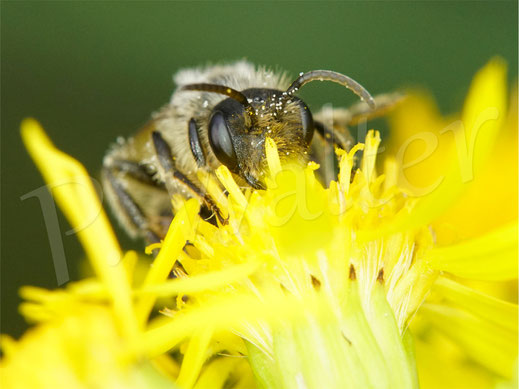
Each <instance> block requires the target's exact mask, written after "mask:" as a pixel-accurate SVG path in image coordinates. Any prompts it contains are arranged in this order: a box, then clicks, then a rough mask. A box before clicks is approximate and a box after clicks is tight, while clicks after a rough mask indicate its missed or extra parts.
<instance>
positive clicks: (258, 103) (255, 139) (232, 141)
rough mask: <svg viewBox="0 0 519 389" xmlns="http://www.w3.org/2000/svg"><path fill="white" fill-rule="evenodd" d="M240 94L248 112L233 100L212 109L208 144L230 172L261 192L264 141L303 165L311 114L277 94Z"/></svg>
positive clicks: (300, 104) (255, 90)
mask: <svg viewBox="0 0 519 389" xmlns="http://www.w3.org/2000/svg"><path fill="white" fill-rule="evenodd" d="M242 93H243V95H244V96H246V97H247V99H248V101H249V104H250V107H249V111H247V110H246V108H245V107H244V105H242V104H240V103H239V102H238V101H236V100H235V99H232V98H228V99H225V100H223V101H222V102H220V103H219V104H218V105H216V106H215V107H214V108H213V110H212V112H211V118H210V121H209V129H208V130H209V131H208V133H209V144H210V145H211V148H212V150H213V152H214V154H215V155H216V157H217V158H218V160H219V161H220V162H221V163H222V164H224V165H225V166H227V167H228V168H229V170H231V171H232V172H233V173H235V174H238V175H239V176H241V177H242V178H243V179H244V180H245V181H246V182H247V183H248V184H249V185H251V186H252V187H254V188H262V187H263V186H264V185H263V183H264V179H263V176H264V173H265V169H266V167H267V166H266V158H265V140H266V138H267V137H269V138H271V139H273V140H274V142H275V143H276V146H277V148H278V152H279V155H280V158H282V159H284V160H295V161H296V162H303V161H306V159H307V152H308V147H309V144H310V142H311V140H312V136H313V133H314V125H313V120H312V114H311V113H310V110H309V109H308V107H307V106H306V104H305V103H304V102H303V101H302V100H301V99H299V98H297V97H295V96H291V97H290V98H289V99H287V98H286V96H283V92H282V91H279V90H273V89H258V88H251V89H246V90H244V91H242ZM251 108H252V109H253V112H250V109H251Z"/></svg>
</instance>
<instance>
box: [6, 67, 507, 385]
mask: <svg viewBox="0 0 519 389" xmlns="http://www.w3.org/2000/svg"><path fill="white" fill-rule="evenodd" d="M515 108H516V106H515ZM505 112H506V88H505V69H504V66H503V64H501V63H500V62H499V61H492V62H491V63H490V64H489V65H487V66H486V67H485V68H484V69H483V70H482V71H480V72H479V73H478V75H476V77H475V79H474V82H473V85H472V87H471V90H470V92H469V96H468V98H467V101H466V104H465V107H464V110H463V113H462V114H461V117H460V119H459V120H458V121H455V122H453V123H454V124H452V125H448V126H447V127H445V126H446V125H447V124H448V122H446V121H444V120H443V119H439V118H438V117H437V115H436V114H431V112H430V110H428V105H427V104H426V103H424V102H423V99H421V98H419V97H416V98H411V99H409V100H408V102H406V103H404V104H403V105H402V107H401V108H400V109H399V110H398V111H397V113H396V114H395V115H394V117H393V126H394V127H395V128H394V129H393V132H394V133H395V134H397V138H396V139H395V140H393V144H396V145H398V142H399V138H398V137H399V136H401V135H400V134H407V136H408V137H411V139H412V140H414V139H415V138H416V139H417V140H421V141H425V146H431V143H430V142H432V145H433V146H434V144H435V142H436V144H438V143H439V141H438V139H441V138H440V137H441V136H442V134H446V136H450V137H451V138H450V139H447V140H445V141H443V140H442V142H443V143H442V144H441V145H440V147H439V148H438V149H436V147H434V149H435V150H439V153H438V154H435V155H431V158H430V159H429V158H427V159H426V158H422V156H423V155H424V153H423V151H422V152H420V149H419V148H418V149H416V148H415V149H413V148H411V143H410V142H409V141H408V140H405V139H404V140H403V141H402V142H403V143H406V142H407V143H406V144H405V147H404V151H403V152H400V151H397V152H396V153H394V154H393V156H385V157H384V158H383V160H381V159H382V158H381V157H380V155H377V153H378V151H379V144H380V137H379V135H378V133H377V132H375V131H370V132H369V133H368V135H367V137H366V140H365V143H364V144H358V145H356V146H355V147H354V148H353V149H352V150H350V151H349V152H344V151H342V150H338V151H337V153H338V156H339V158H340V163H339V167H340V172H339V175H338V179H337V181H334V182H332V183H331V184H330V186H329V188H323V187H322V185H321V184H320V183H319V181H318V180H317V179H316V177H315V175H314V172H315V170H316V169H317V168H318V166H317V165H316V164H315V163H310V164H309V165H308V166H307V167H300V166H291V165H289V164H287V165H283V166H282V165H281V163H280V160H279V157H278V154H277V149H276V145H275V143H274V142H272V141H268V142H267V144H266V155H267V160H268V167H269V170H270V178H269V180H268V182H267V186H268V189H267V190H265V191H252V190H245V191H242V190H241V189H239V188H238V186H237V185H236V183H235V182H234V180H233V178H232V175H231V174H230V172H229V171H228V170H227V169H226V168H224V167H220V168H219V169H218V170H217V172H216V173H217V177H218V181H219V182H216V180H215V179H214V178H212V177H210V176H206V177H201V179H204V180H205V182H208V185H207V188H208V190H209V192H210V194H211V196H212V197H213V198H214V199H215V201H216V202H217V204H218V206H219V208H220V209H221V210H223V211H224V212H225V213H226V215H225V216H227V217H228V220H229V222H228V224H227V225H224V226H219V227H218V228H217V227H215V226H213V225H212V224H209V223H207V222H205V221H204V220H202V219H201V218H200V217H199V216H198V211H199V204H198V203H197V202H196V201H195V200H189V201H184V200H182V199H179V198H173V199H172V201H173V206H174V208H175V209H176V210H177V212H176V215H175V218H174V220H173V222H172V224H171V226H170V228H169V231H168V234H167V235H166V238H165V240H164V241H163V242H162V243H161V244H159V245H156V246H154V248H157V247H160V251H159V253H158V255H157V256H156V258H155V259H154V260H153V266H151V267H149V270H148V271H147V272H146V275H145V276H144V280H143V281H141V282H139V281H138V280H137V279H136V277H135V268H136V263H137V262H138V261H139V259H138V258H137V255H136V254H135V253H133V252H128V253H126V254H123V253H122V252H121V250H120V248H119V246H118V244H117V242H116V240H115V238H114V234H113V231H112V230H111V228H110V226H109V224H108V222H107V219H106V216H105V214H104V213H103V212H102V211H100V209H101V208H100V204H99V200H98V199H97V197H96V194H95V191H94V190H93V189H92V187H91V184H90V183H89V181H88V176H87V174H86V172H85V171H84V169H83V168H82V167H81V165H80V164H79V163H78V162H76V161H75V160H73V159H72V158H71V157H69V156H67V155H65V154H63V153H61V152H60V151H58V150H57V149H56V148H55V147H54V146H53V145H52V144H51V143H50V141H49V140H48V139H47V138H46V136H45V135H44V133H43V130H42V129H41V128H40V127H39V125H38V123H36V122H35V121H33V120H27V121H25V122H24V123H23V125H22V135H23V137H24V141H25V143H26V145H27V148H28V149H29V152H30V153H31V155H32V156H33V158H34V159H35V161H36V163H37V164H38V166H39V167H40V169H41V170H42V173H43V175H44V177H45V179H46V180H47V182H49V183H56V182H63V183H65V182H66V181H67V180H68V181H69V182H71V181H73V182H81V183H82V185H74V186H70V185H59V186H55V185H53V188H55V189H54V196H55V198H56V200H57V202H58V204H59V205H60V206H61V208H62V209H63V211H64V212H65V214H66V216H67V217H68V218H69V220H70V222H71V224H72V225H73V227H77V226H83V228H82V229H81V230H80V233H79V234H80V239H81V241H82V243H83V245H84V247H85V250H86V251H87V254H88V257H89V260H90V261H91V263H92V265H93V268H94V270H95V271H96V277H95V278H92V279H86V280H83V281H80V282H77V283H73V284H70V285H68V286H67V288H65V289H61V290H56V291H45V290H41V289H37V288H31V287H26V288H24V289H23V290H22V293H23V294H24V296H25V297H26V299H27V300H29V302H27V303H25V304H24V305H22V307H21V311H22V312H23V313H24V314H25V315H26V316H27V317H28V318H30V319H32V320H36V321H39V322H40V323H39V324H38V325H37V327H36V329H35V330H34V333H33V334H32V335H31V334H27V335H25V336H24V337H23V338H22V340H21V341H19V342H14V341H12V340H9V339H8V338H5V340H4V351H5V354H6V357H5V358H4V360H3V361H2V374H3V375H5V376H7V377H9V376H10V377H16V376H17V375H23V374H26V373H24V371H25V370H24V367H25V368H26V367H27V363H29V362H28V361H30V360H31V358H33V357H34V356H35V355H37V354H38V353H39V350H41V349H42V348H45V349H50V350H52V352H50V351H49V354H50V355H52V356H53V358H50V357H49V361H55V362H54V363H52V364H50V365H46V367H45V370H44V371H42V370H40V369H39V368H40V366H38V365H36V366H34V364H31V368H33V369H35V372H36V373H37V374H34V380H35V381H34V382H35V384H34V386H36V383H38V382H44V383H46V384H48V385H49V386H50V385H52V386H53V387H58V386H63V383H65V382H69V381H65V380H60V377H61V375H64V376H65V377H73V379H74V381H73V382H77V383H78V386H81V385H83V386H87V385H89V383H90V382H92V381H89V380H91V379H93V377H95V383H96V384H97V385H99V386H113V385H119V386H129V385H126V383H127V382H130V384H133V385H136V383H137V382H139V383H141V386H144V385H147V386H149V387H155V386H159V387H160V386H161V385H164V382H166V380H171V381H172V382H175V384H176V385H177V386H178V387H181V388H191V387H194V388H207V387H211V388H220V387H224V386H225V387H236V388H240V387H241V388H246V387H254V386H258V387H268V388H271V387H272V388H293V387H307V388H416V387H418V386H419V385H421V386H422V387H430V388H434V387H469V386H470V387H477V386H479V387H490V386H492V385H494V384H498V383H499V384H504V383H506V382H511V381H510V380H512V379H513V376H514V371H515V363H516V359H517V305H516V304H513V303H510V302H506V301H503V300H500V299H497V298H495V297H491V296H490V295H489V294H486V293H483V292H481V290H482V287H481V285H478V288H479V289H480V291H477V290H476V289H473V288H472V287H471V286H469V285H470V284H469V282H468V281H467V280H468V279H479V280H487V281H488V280H490V281H494V283H495V284H498V283H499V282H501V281H504V280H516V279H517V260H516V259H517V258H516V257H517V215H516V213H514V214H513V215H510V214H509V213H508V212H509V211H510V210H515V211H514V212H516V210H517V203H516V201H517V198H515V199H510V198H509V197H507V200H504V198H503V202H502V203H501V205H495V204H494V203H493V202H492V201H491V200H490V199H488V198H487V197H486V196H487V193H490V192H492V191H493V186H494V185H495V186H496V187H499V188H504V189H506V190H508V189H510V190H511V189H512V188H508V183H509V182H514V181H513V180H517V177H515V178H514V177H509V176H508V175H507V172H503V171H502V170H503V169H504V168H503V167H502V166H495V165H493V164H492V160H493V159H494V155H495V153H496V152H497V154H498V159H500V160H501V161H515V164H514V165H517V154H516V151H515V154H514V151H513V150H512V153H511V154H510V155H508V154H507V153H508V152H509V150H510V143H505V144H503V143H502V142H501V141H499V140H498V141H497V142H496V139H502V138H504V137H505V139H508V140H509V139H510V138H506V137H512V138H513V135H509V133H510V132H514V131H515V133H516V130H517V122H514V121H513V120H511V119H509V120H505ZM516 116H517V112H516V111H514V112H512V114H511V115H510V118H513V117H516ZM514 126H515V128H514ZM441 128H444V129H445V128H447V130H446V131H443V133H442V132H441ZM399 131H400V132H399ZM435 131H440V132H437V133H435ZM416 134H418V135H416ZM402 136H403V135H402ZM413 136H415V138H412V137H413ZM435 136H436V138H434V137H435ZM400 139H402V138H400ZM408 139H409V138H408ZM515 139H516V138H515ZM494 145H496V146H494ZM400 146H401V145H400ZM397 147H399V146H397ZM413 147H415V146H413ZM422 147H423V146H422ZM398 150H401V148H399V149H398ZM360 151H362V159H361V163H360V169H358V170H357V171H353V170H352V169H353V166H354V160H355V158H357V157H358V155H359V154H360ZM426 151H427V149H426ZM433 151H434V150H433ZM429 154H431V153H429ZM422 162H423V163H424V164H425V165H422V167H421V168H419V166H420V163H422ZM377 164H379V165H382V166H383V167H382V169H381V170H380V169H377ZM490 167H492V168H493V170H492V172H496V173H495V174H489V171H488V169H490ZM485 169H487V170H485ZM379 171H380V172H381V173H379ZM497 171H499V172H497ZM512 173H513V174H515V175H516V174H517V173H516V171H513V172H512ZM496 176H497V177H500V180H504V182H499V183H496V182H494V180H495V177H496ZM482 177H484V178H485V181H483V178H482ZM506 180H511V181H506ZM515 182H517V181H515ZM222 186H223V188H225V190H226V191H227V193H228V196H226V195H224V192H223V189H222ZM482 186H484V187H485V188H490V189H488V191H485V192H483V193H478V192H477V191H475V189H474V187H479V188H481V187H482ZM514 190H517V188H515V189H514ZM465 194H466V195H467V196H468V198H469V199H470V203H469V204H470V206H471V207H473V208H476V209H474V210H473V211H474V212H478V213H479V214H481V215H483V214H484V211H485V209H492V210H494V212H495V213H500V212H502V213H503V215H497V217H496V218H495V219H492V218H490V217H489V216H488V215H484V217H483V216H482V217H479V216H478V217H475V218H473V219H472V220H473V221H472V222H471V219H470V217H471V216H470V215H471V214H470V213H469V212H468V211H467V209H466V207H465V208H464V204H463V203H460V202H459V201H460V199H462V198H464V195H465ZM495 194H496V196H499V195H500V193H495ZM482 197H483V200H482V202H481V204H483V207H487V205H488V208H481V207H479V208H477V207H478V205H477V204H479V203H478V199H480V200H481V198H482ZM512 203H513V204H512ZM490 204H491V205H490ZM465 205H466V204H465ZM98 214H99V216H98V217H93V215H98ZM490 219H492V222H490V221H488V220H490ZM93 220H94V221H93ZM483 220H485V222H483ZM495 220H497V221H495ZM87 221H89V222H90V223H89V224H86V222H87ZM92 221H93V222H92ZM474 221H477V222H480V223H484V225H483V226H481V227H480V228H478V227H477V226H475V225H474V224H475V222H474ZM492 223H493V224H492ZM85 225H87V227H85ZM186 240H189V241H190V242H192V244H193V245H192V246H190V247H189V250H183V248H184V244H185V242H186ZM177 260H178V261H179V262H180V263H181V265H182V270H178V271H177V278H176V279H175V280H169V279H168V274H169V273H170V271H171V269H172V268H173V265H174V263H175V261H177ZM494 294H495V293H494ZM504 295H505V296H506V295H507V294H506V293H504ZM161 298H166V300H160V299H161ZM168 298H169V299H168ZM159 301H160V302H159ZM156 307H158V308H160V309H161V310H160V314H158V315H157V314H155V311H154V308H156ZM67 328H71V329H72V330H70V331H68V332H67V331H66V329H67ZM47 334H52V336H47ZM58 334H62V336H61V337H60V336H58ZM89 344H91V345H92V346H91V347H90V346H88V345H89ZM415 345H416V354H415ZM85 349H88V350H95V351H94V352H95V354H96V357H99V358H100V360H101V361H106V362H103V366H97V362H96V361H92V360H91V358H90V357H89V355H90V354H92V352H90V354H89V353H88V352H87V353H86V356H85ZM20 350H22V351H20ZM23 350H25V352H24V351H23ZM438 357H440V358H438ZM92 358H95V357H92ZM440 364H441V365H440ZM52 366H55V368H53V367H52ZM438 366H442V367H441V368H440V369H439V368H438ZM91 370H95V371H96V372H97V373H96V374H92V375H89V372H90V371H91ZM439 370H440V371H439ZM92 373H94V371H92ZM132 377H138V378H132ZM132 380H133V381H132ZM14 382H15V384H14V385H13V386H16V381H14ZM70 382H72V381H70ZM41 386H45V385H44V384H42V385H41Z"/></svg>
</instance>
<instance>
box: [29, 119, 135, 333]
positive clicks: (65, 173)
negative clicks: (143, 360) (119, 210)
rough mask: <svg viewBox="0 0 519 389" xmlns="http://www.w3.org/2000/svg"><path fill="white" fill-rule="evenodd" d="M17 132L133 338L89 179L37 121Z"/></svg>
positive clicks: (116, 254)
mask: <svg viewBox="0 0 519 389" xmlns="http://www.w3.org/2000/svg"><path fill="white" fill-rule="evenodd" d="M21 131H22V139H23V141H24V143H25V147H26V148H27V150H28V151H29V154H30V155H31V157H32V158H33V160H34V162H35V163H36V165H37V166H38V168H39V169H40V172H41V174H42V175H43V178H44V179H45V181H46V182H47V183H48V185H49V188H51V189H52V193H53V195H54V198H55V200H56V202H57V203H58V205H59V206H60V208H61V209H62V210H63V213H64V214H65V216H66V217H67V219H68V220H69V222H70V224H71V225H72V227H73V228H74V229H75V230H76V231H77V234H78V237H79V240H80V241H81V243H82V245H83V247H84V249H85V251H86V252H87V254H88V258H89V260H90V261H91V263H92V267H93V268H94V270H95V271H96V273H97V274H98V276H99V277H100V279H101V280H102V281H103V283H104V284H105V286H106V289H107V290H108V292H109V294H110V296H111V298H112V300H113V304H114V309H115V310H116V312H117V314H118V318H119V319H120V324H121V328H122V329H123V331H124V332H125V333H126V334H127V335H129V336H134V335H135V333H136V331H137V322H136V317H135V314H134V311H133V306H132V301H131V293H130V285H129V282H128V277H127V274H126V270H125V267H124V266H123V265H122V263H121V260H122V257H123V256H122V252H121V249H120V248H119V244H118V242H117V240H116V238H115V234H114V232H113V230H112V228H111V226H110V223H109V221H108V218H107V216H106V214H105V212H104V211H103V208H102V206H101V203H100V201H99V198H98V196H97V193H96V191H95V189H94V187H93V185H92V182H91V178H90V176H89V175H88V173H87V172H86V170H85V168H84V167H83V166H82V165H81V164H80V163H79V162H78V161H76V160H75V159H74V158H72V157H70V156H68V155H66V154H64V153H62V152H61V151H59V150H58V149H56V148H55V147H54V145H53V144H52V142H51V141H50V139H49V138H48V137H47V135H46V134H45V133H44V131H43V129H42V128H41V126H40V124H39V123H38V122H37V121H35V120H33V119H25V120H24V121H23V122H22V126H21Z"/></svg>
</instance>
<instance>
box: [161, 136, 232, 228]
mask: <svg viewBox="0 0 519 389" xmlns="http://www.w3.org/2000/svg"><path fill="white" fill-rule="evenodd" d="M152 140H153V146H154V148H155V153H156V155H157V158H158V161H159V164H160V166H161V167H162V169H163V171H164V175H165V182H166V188H167V189H168V191H169V192H170V193H171V194H173V193H175V192H176V191H177V189H176V188H178V187H179V186H180V187H181V188H183V189H185V190H186V191H187V192H188V193H190V194H191V195H192V196H193V197H195V198H197V199H199V200H200V202H201V204H202V205H205V206H206V207H207V208H208V209H209V210H210V211H212V212H213V213H214V215H215V216H216V218H217V219H218V221H219V222H220V223H221V224H227V219H225V218H224V217H223V216H222V213H221V211H220V209H219V208H218V206H217V205H216V203H215V202H214V200H213V199H212V198H211V197H210V196H209V195H208V194H207V193H206V192H205V191H204V190H203V189H201V188H200V187H198V185H196V184H195V183H194V182H193V181H191V180H190V179H189V178H188V177H186V175H184V174H183V173H182V172H180V171H178V170H177V169H176V168H175V166H174V165H173V155H172V153H171V148H170V147H169V144H168V143H167V142H166V141H165V140H164V138H163V137H162V135H161V133H160V132H158V131H154V132H153V133H152Z"/></svg>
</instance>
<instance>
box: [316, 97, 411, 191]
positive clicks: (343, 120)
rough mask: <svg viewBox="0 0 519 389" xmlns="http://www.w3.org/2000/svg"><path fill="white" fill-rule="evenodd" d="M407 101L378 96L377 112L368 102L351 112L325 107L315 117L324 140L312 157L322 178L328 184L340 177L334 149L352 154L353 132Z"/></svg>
mask: <svg viewBox="0 0 519 389" xmlns="http://www.w3.org/2000/svg"><path fill="white" fill-rule="evenodd" d="M403 98H404V96H403V95H402V94H400V93H392V94H384V95H378V96H375V98H374V100H375V108H374V109H373V108H370V107H369V106H368V104H366V103H364V102H359V103H357V104H355V105H353V106H352V107H350V108H347V109H346V108H331V107H324V108H323V109H322V110H321V111H319V112H318V113H317V114H315V116H314V118H315V120H314V126H315V130H316V131H317V133H318V134H319V135H320V138H321V139H320V141H319V140H318V141H314V142H312V149H311V153H312V157H313V158H314V159H315V160H316V161H317V162H318V163H320V164H321V167H322V172H321V175H322V179H323V181H324V182H325V183H326V184H327V183H328V182H330V180H332V179H335V177H336V175H337V159H336V157H335V150H334V148H335V147H338V148H341V149H343V150H346V151H348V150H350V149H351V147H352V146H353V145H354V144H355V139H354V137H353V136H352V135H351V133H350V130H349V129H350V128H352V126H355V125H357V124H359V123H361V122H365V121H368V120H371V119H375V118H377V117H380V116H383V115H385V114H386V113H388V112H389V111H390V110H392V109H393V108H394V107H395V106H396V105H397V104H398V103H399V102H400V101H402V99H403Z"/></svg>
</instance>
